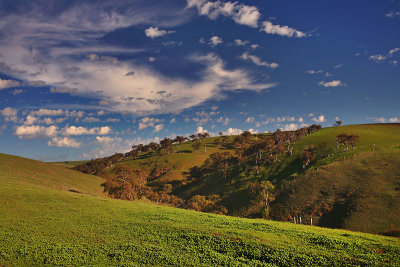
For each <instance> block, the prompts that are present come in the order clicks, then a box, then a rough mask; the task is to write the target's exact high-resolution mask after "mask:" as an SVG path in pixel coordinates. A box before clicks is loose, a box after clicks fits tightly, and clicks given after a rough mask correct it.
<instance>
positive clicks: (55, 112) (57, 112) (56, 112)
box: [30, 108, 66, 117]
mask: <svg viewBox="0 0 400 267" xmlns="http://www.w3.org/2000/svg"><path fill="white" fill-rule="evenodd" d="M65 113H66V112H65V111H64V110H62V109H45V108H41V109H39V110H36V111H34V110H33V111H31V112H30V114H31V115H32V116H38V117H41V116H62V115H64V114H65Z"/></svg>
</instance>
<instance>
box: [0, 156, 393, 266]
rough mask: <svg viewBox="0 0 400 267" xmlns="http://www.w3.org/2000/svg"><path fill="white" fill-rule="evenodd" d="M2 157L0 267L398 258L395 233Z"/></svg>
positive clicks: (377, 262)
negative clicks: (271, 215) (197, 202)
mask: <svg viewBox="0 0 400 267" xmlns="http://www.w3.org/2000/svg"><path fill="white" fill-rule="evenodd" d="M0 164H1V165H0V203H1V205H0V214H1V215H2V216H0V229H1V231H0V265H1V266H14V265H18V266H26V265H44V264H48V265H69V266H71V265H99V266H106V265H124V266H137V265H175V266H177V265H179V266H211V265H212V266H215V265H252V266H345V265H346V266H347V265H362V266H366V265H369V266H396V265H400V242H399V239H397V238H391V237H383V236H377V235H371V234H364V233H357V232H350V231H343V230H333V229H324V228H319V227H310V226H305V225H295V224H292V223H282V222H274V221H266V220H257V219H242V218H235V217H228V216H220V215H214V214H206V213H200V212H194V211H189V210H183V209H176V208H170V207H165V206H159V205H154V204H152V203H148V202H145V201H133V202H132V201H122V200H115V199H110V198H106V197H102V196H100V195H99V193H98V189H99V184H100V183H101V182H102V181H103V180H102V179H101V178H98V177H94V176H90V175H83V174H80V173H77V172H75V171H72V170H69V169H65V168H63V167H61V166H59V165H54V164H47V163H42V162H38V161H33V160H28V159H23V158H20V157H15V156H8V155H4V154H1V160H0ZM10 170H11V171H10ZM71 189H73V190H74V191H79V192H81V194H78V193H74V192H71V191H69V190H71Z"/></svg>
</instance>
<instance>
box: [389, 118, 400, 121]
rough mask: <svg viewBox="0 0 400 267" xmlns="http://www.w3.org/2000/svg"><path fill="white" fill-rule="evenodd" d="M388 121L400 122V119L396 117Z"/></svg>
mask: <svg viewBox="0 0 400 267" xmlns="http://www.w3.org/2000/svg"><path fill="white" fill-rule="evenodd" d="M389 121H390V122H400V119H399V118H397V117H394V118H390V119H389Z"/></svg>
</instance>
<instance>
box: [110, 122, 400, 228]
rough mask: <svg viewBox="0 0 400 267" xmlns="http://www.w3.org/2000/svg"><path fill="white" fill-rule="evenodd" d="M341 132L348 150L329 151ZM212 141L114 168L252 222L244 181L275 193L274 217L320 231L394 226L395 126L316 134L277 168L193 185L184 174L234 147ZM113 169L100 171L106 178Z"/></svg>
mask: <svg viewBox="0 0 400 267" xmlns="http://www.w3.org/2000/svg"><path fill="white" fill-rule="evenodd" d="M343 133H347V134H354V135H358V136H359V137H360V141H359V142H358V144H357V145H356V148H355V149H351V148H350V149H349V150H348V151H344V148H343V147H341V148H340V149H339V150H338V149H337V147H336V136H337V135H339V134H343ZM252 138H253V139H254V138H256V137H254V136H253V137H252ZM217 139H218V138H216V137H213V138H207V139H204V140H202V142H203V147H202V149H201V150H200V151H197V152H196V151H193V148H192V143H193V142H192V141H190V142H185V143H183V144H181V145H175V146H174V152H173V153H171V154H165V153H144V154H141V155H139V157H138V158H137V159H124V160H122V161H120V162H119V163H118V164H124V165H127V166H129V167H131V168H132V169H134V170H144V171H145V172H147V173H151V172H154V171H156V173H157V170H162V171H159V175H158V176H157V177H155V179H153V180H151V181H150V182H148V185H149V186H151V187H153V188H160V187H162V185H164V184H166V183H169V184H171V185H172V186H173V192H172V193H173V194H174V195H177V196H179V197H181V198H183V199H186V200H189V199H190V198H192V197H193V196H195V195H206V196H207V195H212V194H217V195H219V196H221V201H220V203H219V204H221V205H223V206H225V207H226V208H227V209H228V211H229V214H230V215H234V216H241V217H242V216H245V217H249V216H250V217H251V216H257V212H258V210H259V207H257V206H255V205H254V203H253V201H252V196H251V195H250V193H249V189H248V187H249V183H251V182H258V181H263V180H269V181H271V182H272V183H273V184H274V185H275V187H276V189H277V192H276V200H275V201H274V202H272V203H271V204H272V205H271V208H272V211H271V217H272V218H274V219H277V220H292V219H293V217H296V218H298V217H302V218H303V219H304V218H306V219H307V220H310V218H311V216H312V217H313V220H314V222H315V223H317V224H318V225H320V226H326V227H335V228H346V229H351V230H357V231H365V232H371V233H378V232H381V231H385V230H390V229H392V228H400V212H398V211H399V209H400V201H398V200H399V198H400V190H399V189H398V188H399V183H400V180H399V179H400V175H399V166H400V124H367V125H349V126H341V127H329V128H323V129H321V130H320V131H318V132H316V133H313V134H311V135H308V136H306V137H304V138H303V139H301V140H299V141H298V142H297V143H296V144H295V145H294V149H293V153H292V155H289V154H287V153H283V154H282V155H280V156H279V160H278V161H277V162H273V163H268V162H264V163H263V164H262V165H261V167H260V171H259V173H256V172H255V171H254V164H253V163H252V161H251V160H249V161H248V162H247V163H246V164H244V165H243V166H241V168H238V166H237V165H236V166H232V167H231V171H230V174H229V178H228V179H223V178H221V177H219V176H218V175H217V174H215V175H209V176H207V177H204V178H202V179H195V178H194V177H192V176H191V174H190V169H191V168H192V167H194V166H201V165H202V164H203V163H204V161H205V160H206V159H207V158H208V157H209V156H210V155H211V154H212V153H214V152H231V153H232V154H234V147H233V146H232V145H230V144H229V143H230V142H232V141H233V139H234V137H233V136H231V137H229V138H228V141H227V144H226V145H221V144H220V143H218V142H216V141H217ZM322 143H326V148H324V150H323V151H319V150H318V149H316V152H315V153H316V158H315V159H314V160H313V161H312V162H311V164H310V165H309V166H307V168H303V166H302V160H303V156H302V150H303V149H304V147H307V146H309V147H310V146H315V147H317V148H318V147H319V145H320V144H322ZM204 147H205V148H204ZM115 166H116V165H114V166H112V167H110V168H108V169H107V170H106V172H107V173H108V174H109V175H110V176H112V175H113V174H112V171H113V169H114V168H115Z"/></svg>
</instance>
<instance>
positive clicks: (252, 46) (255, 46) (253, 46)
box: [250, 44, 260, 49]
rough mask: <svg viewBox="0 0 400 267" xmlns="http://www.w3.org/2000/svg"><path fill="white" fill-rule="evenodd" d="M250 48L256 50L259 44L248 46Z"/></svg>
mask: <svg viewBox="0 0 400 267" xmlns="http://www.w3.org/2000/svg"><path fill="white" fill-rule="evenodd" d="M250 47H251V48H253V49H256V48H258V47H260V45H259V44H252V45H250Z"/></svg>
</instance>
